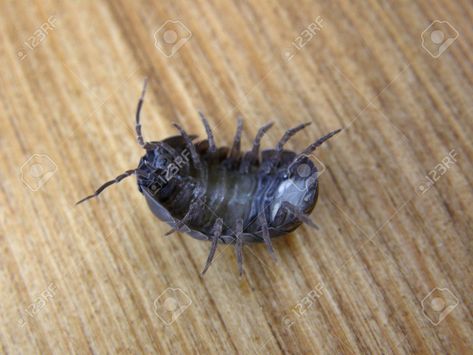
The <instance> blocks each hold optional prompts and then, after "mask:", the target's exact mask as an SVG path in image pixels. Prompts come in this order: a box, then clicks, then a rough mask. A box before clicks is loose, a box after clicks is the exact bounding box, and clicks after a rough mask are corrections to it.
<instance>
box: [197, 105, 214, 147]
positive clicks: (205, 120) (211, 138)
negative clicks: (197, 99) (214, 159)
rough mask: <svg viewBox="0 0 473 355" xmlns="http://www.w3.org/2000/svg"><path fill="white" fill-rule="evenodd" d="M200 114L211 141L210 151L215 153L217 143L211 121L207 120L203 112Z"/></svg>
mask: <svg viewBox="0 0 473 355" xmlns="http://www.w3.org/2000/svg"><path fill="white" fill-rule="evenodd" d="M199 115H200V118H201V119H202V123H203V124H204V127H205V131H206V132H207V137H208V141H209V152H210V153H215V151H216V150H217V146H216V145H215V140H214V135H213V134H212V129H211V128H210V125H209V121H207V119H206V118H205V116H204V114H203V113H202V112H199Z"/></svg>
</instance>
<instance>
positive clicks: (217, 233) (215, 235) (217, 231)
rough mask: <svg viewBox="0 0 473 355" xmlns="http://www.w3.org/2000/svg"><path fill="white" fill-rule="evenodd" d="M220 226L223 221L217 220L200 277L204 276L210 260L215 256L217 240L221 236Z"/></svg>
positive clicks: (210, 262)
mask: <svg viewBox="0 0 473 355" xmlns="http://www.w3.org/2000/svg"><path fill="white" fill-rule="evenodd" d="M222 226H223V220H222V219H221V218H217V220H216V221H215V224H214V226H213V234H212V245H211V246H210V252H209V256H208V257H207V262H206V263H205V267H204V270H203V271H202V273H201V275H203V274H205V273H206V272H207V269H208V268H209V266H210V264H212V260H213V258H214V256H215V251H216V250H217V243H218V238H219V237H220V236H221V235H222Z"/></svg>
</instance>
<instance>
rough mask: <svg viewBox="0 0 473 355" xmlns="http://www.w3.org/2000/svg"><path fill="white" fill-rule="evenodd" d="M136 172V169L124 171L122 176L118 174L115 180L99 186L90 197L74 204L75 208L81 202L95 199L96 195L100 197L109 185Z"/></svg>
mask: <svg viewBox="0 0 473 355" xmlns="http://www.w3.org/2000/svg"><path fill="white" fill-rule="evenodd" d="M136 170H137V169H133V170H127V171H125V172H124V173H123V174H120V175H118V176H117V177H116V178H115V179H113V180H110V181H107V182H106V183H104V184H103V185H102V186H100V187H99V188H98V189H97V191H95V192H94V193H93V194H92V195H89V196H87V197H84V198H83V199H82V200H80V201H77V202H76V206H77V205H79V204H81V203H82V202H85V201H87V200H89V199H91V198H94V197H97V196H98V195H100V193H101V192H102V191H103V190H105V189H106V188H107V187H109V186H111V185H114V184H118V183H119V182H120V181H122V180H123V179H124V178H126V177H128V176H131V175H133V174H135V173H136Z"/></svg>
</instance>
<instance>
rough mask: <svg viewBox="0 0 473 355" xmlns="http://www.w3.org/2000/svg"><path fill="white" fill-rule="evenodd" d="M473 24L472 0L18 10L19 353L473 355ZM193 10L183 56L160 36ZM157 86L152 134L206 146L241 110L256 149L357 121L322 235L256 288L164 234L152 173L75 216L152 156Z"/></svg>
mask: <svg viewBox="0 0 473 355" xmlns="http://www.w3.org/2000/svg"><path fill="white" fill-rule="evenodd" d="M472 15H473V9H472V7H471V3H469V2H468V1H459V2H457V1H456V2H449V1H438V2H430V1H420V2H412V1H397V3H396V4H394V3H393V2H387V1H376V0H370V1H363V2H362V1H358V2H355V4H352V2H351V1H337V2H332V1H302V2H291V1H279V2H277V1H274V2H273V1H268V2H257V1H254V2H252V3H247V2H235V3H228V2H220V1H210V2H207V1H196V2H184V1H165V2H162V1H154V2H137V1H113V2H112V1H110V3H106V2H101V3H99V2H92V1H90V2H89V1H74V2H72V1H71V2H59V1H58V2H54V1H45V2H43V1H38V2H35V3H30V2H18V1H8V0H4V1H2V2H1V5H0V18H1V21H0V33H1V42H0V43H1V44H0V49H1V52H0V53H1V55H0V68H1V71H0V73H1V74H0V85H1V91H0V115H1V128H0V129H1V141H0V143H1V153H0V154H1V160H0V164H1V168H0V181H1V190H0V196H1V208H2V209H1V214H0V216H1V223H2V229H1V235H0V253H1V254H0V285H1V287H0V297H1V300H0V314H1V324H0V344H1V347H0V353H9V354H20V353H21V354H30V353H41V354H48V353H58V354H64V353H79V354H84V353H96V354H104V353H160V354H162V353H173V354H180V353H203V354H207V353H220V354H223V353H229V354H231V353H241V354H255V353H259V354H266V353H273V354H278V353H293V354H296V353H320V354H333V353H345V354H352V353H355V354H359V353H365V354H366V353H372V354H390V353H394V354H406V353H431V354H441V353H449V354H466V353H472V339H473V326H472V323H471V320H472V303H471V295H472V291H473V290H472V286H473V282H472V271H473V270H472V269H473V268H472V264H471V260H472V257H471V255H472V243H471V239H472V228H473V207H472V206H473V196H472V172H473V170H472V167H473V166H472V165H473V148H472V144H471V143H472V137H473V125H472V122H473V121H472V101H471V98H472V97H473V90H472V81H473V74H472V66H471V63H472V60H473V55H472V46H473V43H472V41H473V36H472V27H471V18H472ZM173 19H178V20H180V21H181V22H182V23H183V24H184V25H185V26H186V27H187V28H188V29H189V31H190V32H191V33H192V36H191V37H190V38H189V39H188V40H186V37H182V38H184V42H185V43H181V42H179V43H180V44H182V46H181V47H180V48H179V49H178V51H177V52H176V53H175V54H174V55H172V56H171V57H167V56H165V55H164V54H163V53H162V52H161V51H160V50H159V49H158V47H156V46H155V38H154V34H155V32H156V31H157V30H159V28H160V26H162V25H163V24H164V23H165V22H166V21H167V20H173ZM434 20H446V21H448V22H449V24H450V25H451V26H453V27H454V28H455V29H456V31H458V38H456V40H454V42H453V43H451V45H450V46H449V47H448V48H446V49H445V48H444V49H445V50H444V52H443V53H442V54H441V55H440V56H439V57H438V58H434V57H433V56H432V55H430V54H429V53H428V52H427V50H426V49H424V48H423V47H422V41H421V34H422V32H423V31H424V30H425V29H426V28H427V27H428V26H429V24H430V23H431V22H432V21H434ZM45 24H46V25H45ZM48 24H49V26H48ZM314 24H315V25H314ZM320 24H321V25H320ZM171 25H172V24H171ZM166 26H169V24H168V25H166ZM317 26H318V27H317ZM307 28H310V29H312V31H314V33H315V35H313V36H312V38H311V39H309V40H306V41H305V42H307V43H305V44H304V45H303V47H302V48H301V49H299V50H296V49H295V47H294V46H293V45H291V43H292V42H295V43H296V44H297V43H300V40H299V39H297V37H298V36H299V35H300V34H301V33H302V32H303V31H304V29H307ZM38 29H39V32H38ZM41 29H42V30H41ZM428 31H429V30H428ZM160 33H161V34H163V32H162V31H161V32H159V31H158V39H159V40H161V41H162V40H163V37H162V36H161V37H159V34H160ZM453 33H454V32H453ZM168 35H169V33H168ZM303 35H304V36H305V37H304V38H309V36H308V32H307V31H306V32H305V34H303ZM436 35H437V38H439V37H438V36H439V32H437V33H436ZM179 36H184V34H181V33H179ZM448 36H449V34H447V37H448ZM31 37H33V39H31ZM180 38H181V37H180ZM429 38H430V39H432V38H433V37H432V36H431V37H429ZM170 39H171V40H172V36H171V37H168V40H170ZM158 44H159V43H158ZM431 44H432V43H431ZM166 48H167V49H166V50H168V49H169V48H168V47H166ZM288 48H292V49H291V51H292V52H291V54H293V57H292V58H291V59H290V60H289V58H288V57H287V56H286V55H285V51H286V50H287V49H288ZM171 49H172V48H171ZM168 53H169V52H168ZM434 54H435V53H434ZM145 76H148V77H149V78H150V82H149V90H148V93H147V97H146V102H145V106H144V111H143V124H144V128H143V129H144V134H145V137H147V138H149V139H162V138H165V137H167V136H170V135H174V134H175V130H174V129H173V127H172V125H171V124H172V122H174V121H176V122H180V123H181V124H182V125H183V126H184V127H185V128H186V129H187V130H188V131H191V132H195V133H197V134H199V135H200V136H201V137H202V136H204V130H203V127H202V126H201V123H200V121H199V119H198V115H197V111H198V110H202V111H204V112H205V113H206V114H207V116H208V118H209V120H210V121H211V124H212V127H213V128H214V130H215V135H216V139H217V142H218V144H219V145H228V144H229V143H230V142H231V139H232V136H233V134H234V129H235V121H236V117H237V115H238V114H242V115H243V116H244V117H245V126H244V137H243V146H244V147H245V148H246V149H248V147H249V146H250V144H251V140H252V138H253V137H254V134H255V133H256V131H257V128H258V127H260V126H261V125H263V124H264V123H266V122H268V121H270V120H274V121H275V122H276V125H275V127H274V128H273V129H272V130H271V131H270V132H269V134H268V135H267V136H266V137H265V138H264V142H263V145H264V146H265V147H269V146H274V145H275V144H276V143H277V141H278V139H279V138H280V136H281V134H282V133H283V132H284V131H285V130H286V129H288V128H290V127H292V126H294V125H296V124H298V123H300V122H306V121H312V122H313V124H312V125H311V126H310V127H308V129H307V130H305V131H304V132H302V133H300V134H299V135H298V136H297V138H295V139H293V140H292V141H291V142H289V143H288V147H289V148H291V149H294V150H298V151H300V150H302V149H303V148H304V147H305V146H306V145H307V144H309V143H311V142H312V141H314V140H315V139H316V138H318V137H320V136H321V135H322V134H324V133H326V132H328V131H330V130H332V129H336V128H339V127H344V128H345V130H344V131H343V132H342V133H340V134H339V135H338V136H336V138H334V139H333V140H331V141H330V142H329V143H328V144H327V145H326V146H325V147H323V148H321V149H319V150H318V151H317V154H316V156H317V158H318V159H319V160H320V161H321V162H323V164H324V165H325V166H326V171H325V172H324V173H323V174H322V175H321V177H320V179H321V191H320V196H319V202H318V204H317V206H316V209H315V210H314V213H313V214H312V219H313V220H314V221H316V222H317V223H318V224H319V225H320V227H321V229H320V231H313V230H311V229H309V228H306V227H302V228H300V229H298V230H297V231H296V232H295V233H292V234H291V235H289V236H286V237H284V238H280V239H278V240H275V241H274V247H275V250H276V253H277V259H278V261H277V263H274V262H273V261H272V260H271V258H270V256H269V255H268V253H267V252H266V250H265V247H264V246H263V245H255V246H251V247H245V248H244V256H245V274H244V277H242V278H239V276H238V272H237V267H236V258H235V255H234V250H233V249H232V248H231V247H230V248H229V247H227V248H225V247H219V249H218V251H217V258H216V261H215V262H214V264H213V265H212V267H211V268H210V269H209V271H208V273H207V274H206V276H205V277H204V278H202V277H201V276H200V275H199V273H200V271H201V270H202V267H203V265H204V262H205V260H206V257H207V254H208V250H209V244H208V243H205V242H200V241H197V240H193V239H191V238H189V237H187V236H185V235H182V234H177V235H173V236H169V237H166V238H165V237H163V236H162V235H163V233H164V232H166V231H167V230H168V226H166V225H165V224H163V223H161V222H159V221H158V220H156V219H155V218H154V216H153V215H152V214H151V212H150V211H149V210H148V208H147V206H146V204H145V202H144V198H143V196H141V194H140V193H139V192H138V191H137V189H136V182H135V180H134V178H130V179H128V180H125V181H123V182H121V183H120V184H119V185H117V186H114V187H112V188H110V189H109V190H108V191H107V192H105V193H104V195H103V196H102V197H101V198H100V199H98V200H96V201H92V202H90V203H88V204H84V205H81V206H80V207H74V202H75V201H77V200H78V199H79V198H81V197H83V196H84V195H86V194H89V193H90V192H92V191H93V190H94V189H95V188H97V187H98V186H99V184H101V183H102V182H104V181H106V180H107V179H110V178H113V177H115V176H116V175H118V174H119V173H121V172H123V171H125V170H126V169H129V168H134V167H135V166H136V165H137V163H138V160H139V158H140V155H141V154H142V153H143V152H142V150H141V149H140V148H139V146H138V145H137V144H136V142H135V137H134V127H133V120H134V113H135V107H136V104H137V100H138V97H139V93H140V90H141V86H142V83H143V78H144V77H145ZM34 154H38V155H36V156H34V157H33V160H28V159H30V158H31V157H32V156H33V155H34ZM449 154H450V160H448V157H449ZM35 159H36V160H35ZM48 159H50V160H48ZM442 161H444V162H445V163H446V165H448V168H446V167H445V166H443V168H442V166H439V165H438V164H439V163H440V164H441V163H442ZM452 161H453V163H452ZM449 162H450V163H452V164H447V163H449ZM432 171H433V172H432ZM426 175H429V176H431V178H432V179H434V180H436V181H435V183H434V184H433V186H432V187H431V188H430V189H427V190H425V191H424V192H421V190H420V189H421V187H420V184H421V183H422V181H424V180H425V176H426ZM437 178H438V179H437ZM28 185H29V186H30V187H28ZM32 189H37V191H33V190H32ZM436 288H437V289H436ZM172 289H174V290H172ZM432 290H434V294H430V295H429V293H430V292H431V291H432ZM435 292H437V293H438V292H440V294H436V293H435ZM173 299H174V301H175V302H177V303H178V306H179V307H181V308H179V307H178V308H175V309H174V310H175V311H176V312H175V313H174V314H175V315H176V316H177V317H176V318H177V319H175V321H174V322H172V320H173V319H172V318H169V313H166V314H161V313H160V312H163V309H164V308H165V307H172V306H173V304H172V301H173ZM424 299H425V300H424ZM442 300H443V301H445V304H446V305H447V307H445V308H443V307H444V306H442ZM189 303H190V305H189ZM448 306H451V307H450V308H449V307H448ZM169 309H172V308H169ZM171 315H172V312H171ZM159 316H161V318H164V320H165V321H168V322H172V324H170V325H166V324H165V322H163V321H162V320H161V319H160V318H159ZM166 317H167V318H166ZM429 318H430V319H429ZM435 323H438V324H437V325H436V324H435Z"/></svg>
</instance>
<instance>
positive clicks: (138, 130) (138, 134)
mask: <svg viewBox="0 0 473 355" xmlns="http://www.w3.org/2000/svg"><path fill="white" fill-rule="evenodd" d="M147 85H148V78H145V82H144V84H143V90H142V91H141V96H140V100H139V101H138V107H137V108H136V124H135V130H136V140H137V141H138V144H139V145H140V146H141V147H142V148H145V147H146V143H145V141H144V139H143V134H142V133H141V122H140V113H141V106H143V101H144V99H145V93H146V86H147Z"/></svg>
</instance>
